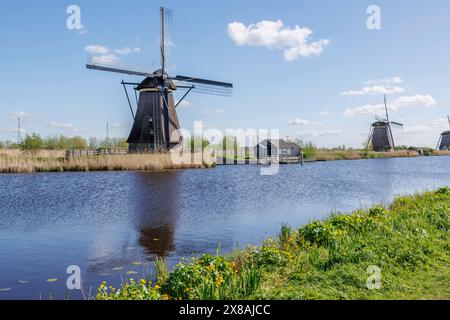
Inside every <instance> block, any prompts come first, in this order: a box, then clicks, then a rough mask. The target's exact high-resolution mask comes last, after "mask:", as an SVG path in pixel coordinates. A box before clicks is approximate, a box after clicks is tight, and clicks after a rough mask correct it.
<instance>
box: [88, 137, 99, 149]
mask: <svg viewBox="0 0 450 320" xmlns="http://www.w3.org/2000/svg"><path fill="white" fill-rule="evenodd" d="M99 146H100V143H99V142H98V139H97V138H96V137H90V138H89V148H90V149H93V150H95V149H98V148H99Z"/></svg>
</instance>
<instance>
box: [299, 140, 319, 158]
mask: <svg viewBox="0 0 450 320" xmlns="http://www.w3.org/2000/svg"><path fill="white" fill-rule="evenodd" d="M302 152H303V155H304V157H305V158H306V159H312V158H314V157H315V156H316V153H317V148H316V146H315V145H313V144H312V142H309V143H305V145H304V146H303V148H302Z"/></svg>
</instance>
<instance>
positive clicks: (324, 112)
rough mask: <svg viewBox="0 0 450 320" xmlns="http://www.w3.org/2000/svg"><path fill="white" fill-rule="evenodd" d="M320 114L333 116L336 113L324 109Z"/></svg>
mask: <svg viewBox="0 0 450 320" xmlns="http://www.w3.org/2000/svg"><path fill="white" fill-rule="evenodd" d="M319 115H321V116H322V117H331V116H332V115H334V114H333V113H332V112H329V111H322V112H320V113H319Z"/></svg>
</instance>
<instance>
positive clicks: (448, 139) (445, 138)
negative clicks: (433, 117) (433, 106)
mask: <svg viewBox="0 0 450 320" xmlns="http://www.w3.org/2000/svg"><path fill="white" fill-rule="evenodd" d="M447 119H448V125H449V126H450V116H447ZM437 145H438V147H437V148H438V150H450V130H449V131H444V132H442V134H441V137H440V138H439V141H438V144H437Z"/></svg>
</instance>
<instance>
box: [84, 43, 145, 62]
mask: <svg viewBox="0 0 450 320" xmlns="http://www.w3.org/2000/svg"><path fill="white" fill-rule="evenodd" d="M84 50H85V51H86V52H87V53H89V54H91V55H93V56H96V57H98V58H100V59H102V60H106V61H108V62H110V63H116V62H119V61H120V57H119V56H118V55H120V56H125V55H129V54H132V53H140V52H141V48H139V47H134V48H129V47H124V48H121V49H110V48H108V47H105V46H101V45H96V44H92V45H88V46H86V47H84Z"/></svg>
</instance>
